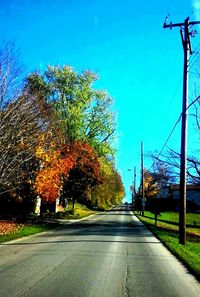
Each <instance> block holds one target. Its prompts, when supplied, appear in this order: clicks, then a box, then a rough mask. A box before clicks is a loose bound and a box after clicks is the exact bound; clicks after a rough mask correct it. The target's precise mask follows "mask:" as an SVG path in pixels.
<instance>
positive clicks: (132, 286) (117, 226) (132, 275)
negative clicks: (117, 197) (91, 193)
mask: <svg viewBox="0 0 200 297" xmlns="http://www.w3.org/2000/svg"><path fill="white" fill-rule="evenodd" d="M0 296H1V297H21V296H23V297H39V296H41V297H47V296H48V297H61V296H62V297H129V296H133V297H147V296H148V297H150V296H151V297H157V296H158V297H179V296H180V297H183V296H184V297H190V296H191V297H197V296H198V297H199V296H200V284H199V283H198V282H197V281H196V280H195V278H194V277H193V276H192V275H191V274H190V273H189V272H188V271H187V269H186V268H185V267H184V266H183V265H182V264H181V263H180V262H179V261H178V260H177V259H176V258H175V257H174V256H173V255H172V254H171V253H170V252H169V251H168V250H167V249H166V248H165V247H164V246H163V245H162V244H161V243H160V241H159V240H157V239H156V238H155V237H154V236H153V235H152V234H151V233H150V232H149V231H148V230H147V229H146V228H145V227H144V226H143V225H142V223H140V222H139V221H138V219H137V218H136V217H135V216H133V215H132V213H131V211H130V210H129V209H128V208H127V207H126V206H122V207H121V208H115V209H113V210H112V211H109V212H106V213H102V214H97V215H94V216H92V217H89V218H87V219H85V220H82V221H79V222H76V223H73V224H69V223H64V224H63V225H62V226H61V227H60V228H58V229H56V230H51V231H48V232H45V233H40V234H38V235H34V236H31V237H27V238H23V239H20V240H15V241H12V242H10V243H6V244H1V245H0Z"/></svg>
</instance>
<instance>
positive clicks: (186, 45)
mask: <svg viewBox="0 0 200 297" xmlns="http://www.w3.org/2000/svg"><path fill="white" fill-rule="evenodd" d="M166 21H167V19H166V20H165V23H164V25H163V28H170V29H172V28H173V27H179V28H180V34H181V40H182V45H183V52H184V65H183V99H182V124H181V150H180V151H181V160H180V161H181V164H180V205H179V243H180V244H183V245H185V243H186V194H187V188H186V171H187V168H186V165H187V164H186V163H187V109H188V66H189V55H191V54H192V48H191V42H190V36H192V37H194V36H195V34H196V31H195V30H192V31H190V27H191V26H194V25H197V24H200V22H190V21H189V17H188V18H187V19H185V21H184V23H177V24H172V23H170V24H166Z"/></svg>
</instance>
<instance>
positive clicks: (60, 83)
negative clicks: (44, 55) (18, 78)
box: [27, 66, 115, 155]
mask: <svg viewBox="0 0 200 297" xmlns="http://www.w3.org/2000/svg"><path fill="white" fill-rule="evenodd" d="M96 80H97V76H96V74H94V73H93V72H90V71H84V72H83V73H81V74H79V73H78V72H75V71H73V70H72V69H71V68H70V67H68V66H64V67H50V66H49V67H48V69H47V70H46V71H45V72H44V74H40V73H33V74H31V75H29V76H28V78H27V88H28V89H29V90H30V91H31V93H36V94H38V96H42V97H44V98H45V99H46V102H48V103H49V104H50V105H51V106H52V107H53V108H54V110H55V112H56V115H57V118H58V122H59V125H60V128H61V129H62V131H63V133H64V136H65V141H66V142H73V141H76V140H80V141H83V142H87V143H89V144H90V145H91V146H93V147H94V148H95V149H96V151H97V153H98V155H107V154H112V153H113V151H114V150H113V146H112V143H113V137H114V132H115V115H114V113H113V112H112V111H111V104H112V100H111V98H110V97H109V96H108V95H107V94H106V92H104V91H101V90H96V89H94V88H93V87H92V84H93V83H94V82H95V81H96Z"/></svg>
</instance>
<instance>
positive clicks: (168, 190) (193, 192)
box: [156, 184, 200, 208]
mask: <svg viewBox="0 0 200 297" xmlns="http://www.w3.org/2000/svg"><path fill="white" fill-rule="evenodd" d="M179 196H180V185H177V184H175V185H168V186H164V187H162V188H161V189H160V191H159V193H158V194H157V196H156V197H157V198H171V199H179ZM186 196H187V201H191V202H194V203H196V204H197V205H198V207H199V208H200V185H198V184H193V185H187V194H186Z"/></svg>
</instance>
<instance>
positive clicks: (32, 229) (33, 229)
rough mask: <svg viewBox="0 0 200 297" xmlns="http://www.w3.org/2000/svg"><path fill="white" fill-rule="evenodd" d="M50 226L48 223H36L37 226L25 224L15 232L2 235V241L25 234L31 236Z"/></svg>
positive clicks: (0, 241)
mask: <svg viewBox="0 0 200 297" xmlns="http://www.w3.org/2000/svg"><path fill="white" fill-rule="evenodd" d="M49 229H50V227H49V226H47V225H35V226H31V225H30V226H29V225H24V226H22V227H21V228H20V229H18V230H17V231H16V232H14V233H9V234H6V235H1V236H0V243H2V242H6V241H10V240H14V239H18V238H21V237H24V236H29V235H33V234H37V233H40V232H43V231H46V230H49Z"/></svg>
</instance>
